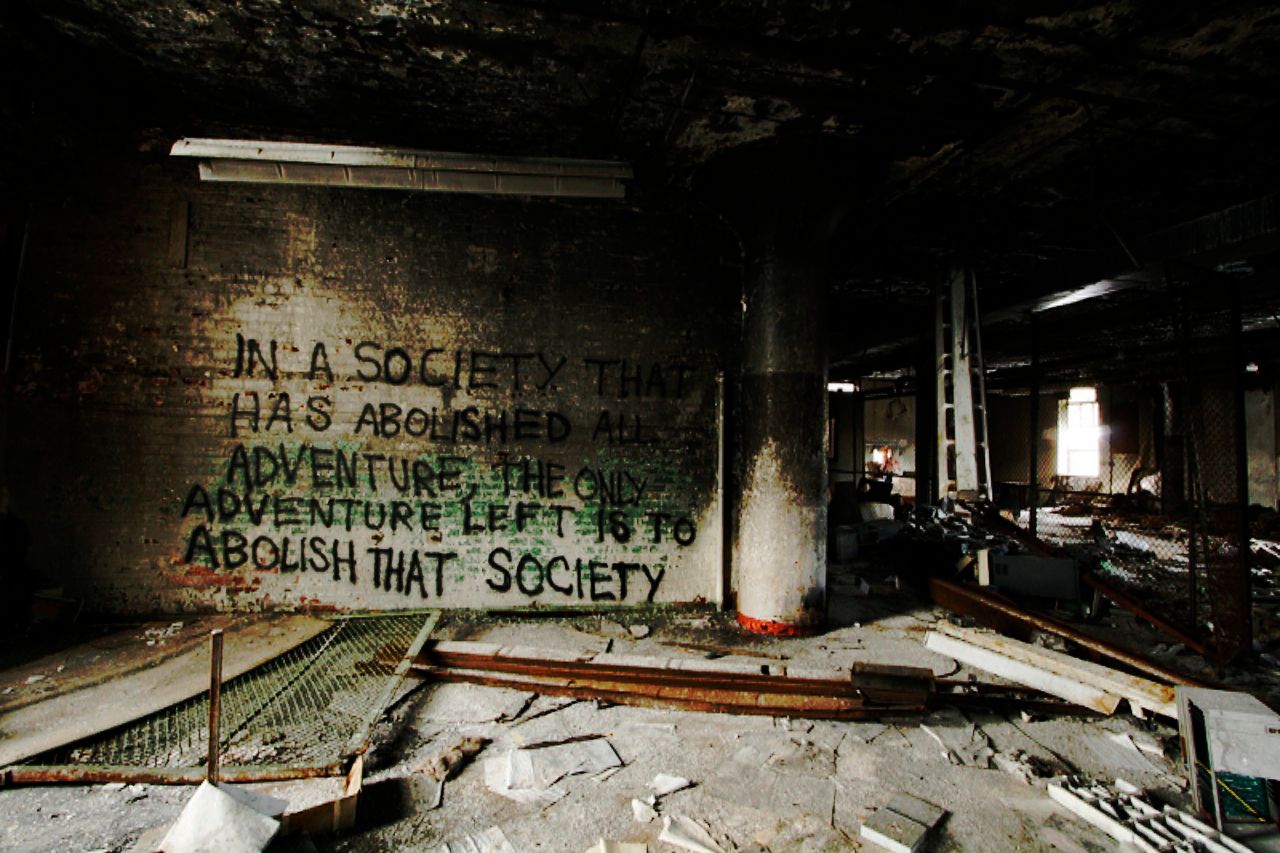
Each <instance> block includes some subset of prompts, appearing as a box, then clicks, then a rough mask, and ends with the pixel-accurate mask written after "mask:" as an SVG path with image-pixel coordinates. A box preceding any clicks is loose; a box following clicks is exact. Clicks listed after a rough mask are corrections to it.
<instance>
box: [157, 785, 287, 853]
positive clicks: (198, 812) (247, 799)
mask: <svg viewBox="0 0 1280 853" xmlns="http://www.w3.org/2000/svg"><path fill="white" fill-rule="evenodd" d="M286 805H287V804H286V803H285V801H284V800H280V799H277V798H275V797H268V796H266V795H264V794H255V793H253V792H250V791H244V790H240V789H237V788H235V787H233V786H230V785H211V784H209V783H208V782H204V783H202V784H201V785H200V787H199V788H197V789H196V792H195V794H193V795H192V797H191V799H190V800H189V801H188V802H187V805H186V807H185V808H184V809H183V810H182V814H180V815H178V819H177V820H176V821H175V822H174V824H173V826H172V827H170V828H169V831H168V833H166V834H165V837H164V840H163V841H161V842H160V849H161V850H164V851H166V853H257V851H260V850H264V849H266V846H267V845H268V844H269V843H270V842H271V839H272V838H274V837H275V834H276V832H277V831H278V830H279V829H280V821H279V819H278V817H279V815H280V814H281V813H282V812H283V811H284V809H285V806H286Z"/></svg>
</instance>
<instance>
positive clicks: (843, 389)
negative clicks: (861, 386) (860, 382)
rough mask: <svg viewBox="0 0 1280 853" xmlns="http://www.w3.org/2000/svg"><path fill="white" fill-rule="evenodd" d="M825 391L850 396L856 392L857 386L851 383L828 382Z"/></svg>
mask: <svg viewBox="0 0 1280 853" xmlns="http://www.w3.org/2000/svg"><path fill="white" fill-rule="evenodd" d="M827 390H828V391H833V392H835V393H837V394H852V393H854V392H855V391H857V390H858V386H857V385H856V384H854V383H852V382H828V383H827Z"/></svg>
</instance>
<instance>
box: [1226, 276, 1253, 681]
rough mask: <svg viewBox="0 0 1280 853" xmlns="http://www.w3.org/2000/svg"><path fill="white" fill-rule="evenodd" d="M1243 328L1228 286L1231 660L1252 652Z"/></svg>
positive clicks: (1236, 288)
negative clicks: (1233, 518)
mask: <svg viewBox="0 0 1280 853" xmlns="http://www.w3.org/2000/svg"><path fill="white" fill-rule="evenodd" d="M1243 336H1244V328H1243V319H1242V316H1241V307H1240V285H1239V284H1238V283H1233V284H1232V286H1231V359H1230V365H1231V371H1232V374H1233V375H1234V377H1235V379H1234V381H1233V383H1232V390H1233V392H1234V400H1233V403H1234V410H1235V411H1234V413H1235V427H1236V428H1235V475H1236V510H1237V512H1238V513H1239V518H1238V519H1237V522H1238V527H1237V529H1238V531H1239V534H1238V535H1239V536H1240V541H1239V542H1238V543H1237V546H1236V559H1235V561H1234V565H1233V566H1231V568H1230V577H1231V582H1230V583H1229V584H1228V586H1229V587H1230V589H1229V590H1228V592H1227V595H1228V598H1229V600H1230V602H1231V604H1230V605H1229V607H1228V610H1229V611H1231V612H1233V613H1234V614H1236V615H1237V616H1238V617H1239V618H1238V620H1237V625H1236V629H1235V631H1233V632H1231V639H1232V640H1233V641H1234V642H1233V646H1234V647H1233V648H1232V649H1231V650H1230V652H1229V653H1230V654H1231V655H1232V656H1233V657H1234V656H1237V655H1239V654H1242V653H1244V652H1248V651H1250V650H1251V649H1252V648H1253V591H1252V589H1251V585H1252V576H1253V572H1252V571H1251V565H1250V564H1251V562H1252V559H1251V557H1252V551H1251V549H1250V540H1251V539H1252V531H1250V529H1249V443H1248V430H1247V427H1246V422H1245V417H1246V412H1245V394H1244V392H1245V388H1244V377H1245V354H1244V340H1243Z"/></svg>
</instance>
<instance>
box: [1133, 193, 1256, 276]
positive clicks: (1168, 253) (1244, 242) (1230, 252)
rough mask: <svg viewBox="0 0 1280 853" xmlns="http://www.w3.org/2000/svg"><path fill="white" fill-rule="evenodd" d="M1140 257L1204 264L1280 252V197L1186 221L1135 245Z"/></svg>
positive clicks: (1148, 236) (1143, 238)
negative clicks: (1277, 250)
mask: <svg viewBox="0 0 1280 853" xmlns="http://www.w3.org/2000/svg"><path fill="white" fill-rule="evenodd" d="M1134 246H1135V251H1136V253H1137V255H1138V257H1139V258H1143V259H1147V260H1151V259H1156V258H1160V259H1180V260H1188V259H1189V260H1194V261H1196V262H1197V263H1200V264H1210V263H1222V262H1223V261H1230V260H1238V259H1240V258H1247V257H1252V256H1255V255H1260V254H1264V253H1266V252H1272V251H1275V250H1276V249H1280V195H1268V196H1264V197H1262V198H1258V199H1254V200H1252V201H1247V202H1244V203H1243V204H1237V205H1235V206H1233V207H1229V208H1227V209H1226V210H1220V211H1217V212H1215V213H1210V214H1207V215H1205V216H1201V217H1199V218H1197V219H1193V220H1191V221H1190V222H1183V223H1182V224H1180V225H1174V226H1173V227H1171V228H1165V229H1164V230H1161V231H1157V232H1155V233H1154V234H1149V235H1147V236H1146V237H1142V238H1140V239H1138V240H1137V241H1135V243H1134Z"/></svg>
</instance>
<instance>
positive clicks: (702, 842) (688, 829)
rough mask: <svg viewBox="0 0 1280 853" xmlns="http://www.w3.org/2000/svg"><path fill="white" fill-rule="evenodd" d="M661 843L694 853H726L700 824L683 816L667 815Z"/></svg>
mask: <svg viewBox="0 0 1280 853" xmlns="http://www.w3.org/2000/svg"><path fill="white" fill-rule="evenodd" d="M658 840H659V841H665V842H666V843H667V844H672V845H675V846H676V847H683V848H684V849H685V850H692V851H694V853H724V851H723V850H721V849H720V846H719V845H718V844H716V841H715V839H714V838H712V837H711V833H710V832H707V830H706V829H705V828H704V827H703V826H702V825H701V824H699V823H697V822H696V821H694V820H691V819H690V818H687V817H684V816H683V815H666V816H664V817H663V818H662V834H661V835H659V836H658Z"/></svg>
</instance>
